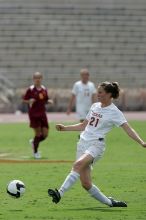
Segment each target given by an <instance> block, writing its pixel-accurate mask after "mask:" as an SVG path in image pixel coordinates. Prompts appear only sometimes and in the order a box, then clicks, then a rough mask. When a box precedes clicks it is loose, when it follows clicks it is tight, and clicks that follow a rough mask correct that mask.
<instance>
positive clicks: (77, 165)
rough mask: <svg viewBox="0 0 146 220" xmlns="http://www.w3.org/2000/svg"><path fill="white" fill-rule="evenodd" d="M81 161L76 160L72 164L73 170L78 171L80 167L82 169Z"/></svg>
mask: <svg viewBox="0 0 146 220" xmlns="http://www.w3.org/2000/svg"><path fill="white" fill-rule="evenodd" d="M82 166H83V165H82V161H76V162H75V163H74V164H73V170H75V171H77V172H80V171H81V169H82Z"/></svg>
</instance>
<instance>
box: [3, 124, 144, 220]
mask: <svg viewBox="0 0 146 220" xmlns="http://www.w3.org/2000/svg"><path fill="white" fill-rule="evenodd" d="M130 124H131V125H132V126H133V127H134V128H135V129H136V131H138V132H139V133H140V134H141V137H143V138H145V131H146V123H145V122H136V121H135V122H134V121H132V122H130ZM54 127H55V126H54V124H53V123H52V124H51V127H50V135H49V138H48V139H47V140H46V141H44V142H43V143H42V144H41V146H40V151H41V153H42V156H43V158H42V159H41V160H40V162H39V163H31V162H27V160H28V159H29V160H30V159H32V160H34V159H33V157H32V152H31V147H30V146H29V144H28V140H29V139H30V138H31V137H32V135H33V133H32V131H31V129H29V128H28V125H27V124H0V159H4V158H12V159H18V160H20V161H21V160H26V163H0V219H2V220H13V219H14V220H24V219H25V220H26V219H32V220H43V219H44V220H45V219H54V220H86V219H87V220H89V219H90V220H113V219H114V220H135V219H138V220H140V219H144V220H145V219H146V207H145V205H146V149H144V148H142V147H141V146H139V145H138V144H137V143H135V142H134V141H133V140H130V139H129V138H128V136H127V135H126V134H125V133H124V132H123V131H122V129H117V128H115V129H113V131H112V132H111V133H110V134H109V135H108V137H107V149H106V152H105V155H104V157H103V159H102V160H100V161H99V162H97V163H96V165H95V166H94V169H93V182H94V184H96V185H97V186H98V187H99V188H100V189H101V190H102V191H103V192H104V193H105V194H106V195H108V196H113V197H114V198H117V199H121V200H125V201H126V202H127V204H128V207H127V208H109V207H107V206H105V205H103V204H101V203H99V202H98V201H96V200H94V199H93V198H91V197H90V196H89V195H88V193H87V192H86V191H84V190H83V189H82V188H81V186H80V182H78V183H77V184H76V185H74V186H73V188H72V189H71V190H70V191H69V192H67V193H66V194H65V196H64V197H63V199H62V200H61V201H60V203H59V204H57V205H56V204H53V203H52V202H51V199H50V198H49V197H48V194H47V190H48V188H49V187H53V188H54V187H59V186H60V185H61V184H62V182H63V181H64V178H65V177H66V175H67V174H68V172H69V171H70V169H71V166H72V163H57V162H54V163H41V161H44V160H51V161H52V160H54V161H55V160H69V161H73V160H74V158H75V152H76V141H77V139H78V133H77V132H57V131H55V128H54ZM145 139H146V138H145ZM12 179H20V180H22V181H23V182H24V183H25V185H26V193H25V194H24V196H23V197H21V198H20V199H14V198H12V197H10V196H9V195H8V194H7V193H6V185H7V183H8V182H9V181H10V180H12Z"/></svg>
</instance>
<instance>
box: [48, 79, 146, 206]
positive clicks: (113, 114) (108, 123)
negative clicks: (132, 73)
mask: <svg viewBox="0 0 146 220" xmlns="http://www.w3.org/2000/svg"><path fill="white" fill-rule="evenodd" d="M119 91H120V89H119V85H118V83H116V82H114V83H110V82H103V83H101V84H100V85H99V87H98V95H97V97H98V101H99V102H97V103H94V104H93V105H92V106H91V108H90V111H89V113H88V114H87V117H86V119H85V120H84V121H83V122H82V123H78V124H75V125H67V126H65V125H63V124H57V125H56V128H57V130H59V131H83V132H82V133H81V135H80V140H79V142H78V144H77V159H76V161H75V163H74V164H73V167H72V170H71V172H70V173H69V174H68V176H67V177H66V179H65V181H64V183H63V184H62V185H61V187H60V188H59V190H57V189H48V194H49V196H51V197H52V201H53V202H54V203H58V202H59V201H60V199H61V198H62V197H63V195H64V193H65V192H66V191H67V190H69V189H70V188H71V187H72V185H73V184H74V183H75V182H76V181H77V180H78V179H79V178H80V181H81V184H82V187H83V188H84V189H85V190H87V192H88V193H89V194H90V195H91V196H92V197H93V198H95V199H96V200H98V201H100V202H101V203H103V204H106V205H108V206H110V207H127V204H126V203H125V202H123V201H117V200H115V199H113V198H111V197H107V196H105V195H104V194H103V193H102V192H101V191H100V189H99V188H98V187H97V186H96V185H94V184H93V183H92V179H91V165H92V164H93V163H94V162H95V161H97V160H99V158H101V157H102V155H103V153H104V150H105V136H106V134H107V133H108V132H109V131H110V130H111V129H112V128H113V126H117V127H122V128H123V130H124V131H125V132H126V133H127V135H128V136H129V137H130V138H132V139H133V140H135V141H136V142H138V143H139V144H140V145H141V146H142V147H146V142H144V141H143V140H142V139H141V138H140V136H139V135H138V134H137V132H136V131H135V130H134V129H133V128H132V127H131V126H130V125H129V124H128V122H127V120H126V119H125V117H124V115H123V113H122V112H121V111H120V110H119V109H118V108H117V107H116V106H115V105H114V104H113V103H112V100H113V99H116V98H118V96H119Z"/></svg>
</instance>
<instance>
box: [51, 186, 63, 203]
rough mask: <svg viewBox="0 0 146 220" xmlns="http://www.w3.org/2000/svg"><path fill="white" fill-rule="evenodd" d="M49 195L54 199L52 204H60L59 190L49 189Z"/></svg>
mask: <svg viewBox="0 0 146 220" xmlns="http://www.w3.org/2000/svg"><path fill="white" fill-rule="evenodd" d="M48 194H49V196H50V197H52V202H54V203H56V204H57V203H58V202H59V201H60V199H61V196H60V193H59V192H58V190H57V189H55V190H54V189H48Z"/></svg>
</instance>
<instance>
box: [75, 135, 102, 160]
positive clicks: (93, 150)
mask: <svg viewBox="0 0 146 220" xmlns="http://www.w3.org/2000/svg"><path fill="white" fill-rule="evenodd" d="M104 151H105V142H104V140H101V141H100V140H94V141H85V140H83V139H80V140H79V141H78V143H77V153H76V159H79V158H80V157H81V156H82V155H83V154H89V155H91V156H92V157H93V158H94V160H93V163H95V162H96V161H97V160H99V159H100V158H101V157H102V155H103V154H104Z"/></svg>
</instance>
